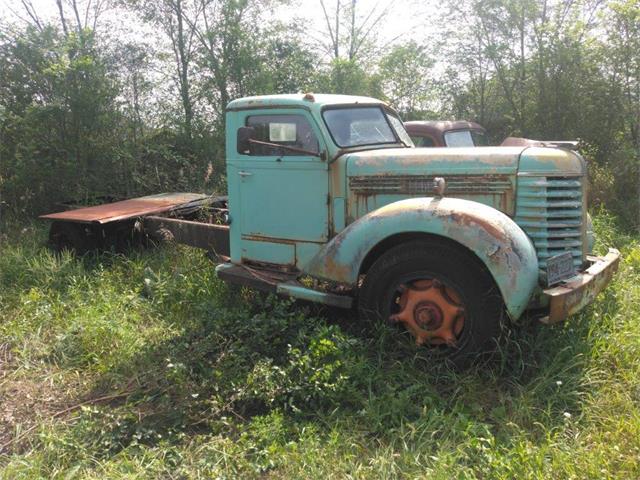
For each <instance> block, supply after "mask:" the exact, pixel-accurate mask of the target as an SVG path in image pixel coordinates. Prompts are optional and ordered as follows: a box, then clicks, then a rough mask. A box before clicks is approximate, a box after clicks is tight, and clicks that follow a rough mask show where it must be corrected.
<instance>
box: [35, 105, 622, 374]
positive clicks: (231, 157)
mask: <svg viewBox="0 0 640 480" xmlns="http://www.w3.org/2000/svg"><path fill="white" fill-rule="evenodd" d="M226 165H227V182H228V196H224V197H222V196H211V195H204V194H190V193H174V194H160V195H152V196H148V197H142V198H137V199H132V200H125V201H122V202H115V203H111V204H106V205H98V206H94V207H87V208H81V209H75V210H69V211H63V212H59V213H55V214H50V215H45V216H44V218H46V219H49V220H52V221H53V223H52V225H51V233H50V238H51V241H52V242H53V243H54V244H56V245H57V246H58V247H60V248H63V247H65V246H66V247H71V248H74V249H76V250H77V251H85V250H87V249H89V248H94V247H96V246H98V247H105V246H109V245H114V244H117V243H118V242H120V241H122V240H123V239H126V238H131V237H135V236H138V237H139V236H142V237H145V238H148V237H150V238H171V239H173V240H174V241H176V242H179V243H183V244H186V245H191V246H194V247H198V248H204V249H206V250H209V251H210V252H212V253H213V254H215V256H216V258H217V259H218V262H219V263H218V264H217V266H216V267H215V269H216V272H217V275H218V276H219V278H221V279H222V280H224V281H226V282H231V283H234V284H240V285H245V286H248V287H252V288H255V289H260V290H265V291H268V292H274V293H276V294H279V295H283V296H288V297H293V298H296V299H302V300H306V301H312V302H320V303H324V304H327V305H332V306H336V307H343V308H354V309H356V310H357V312H358V316H359V317H360V318H361V319H363V320H365V321H369V322H387V323H389V324H395V325H396V326H397V327H399V328H403V329H404V330H406V331H407V332H408V333H409V334H410V335H411V337H412V338H413V340H414V341H415V344H416V345H418V346H419V347H420V348H425V349H427V350H425V351H427V352H428V353H429V354H430V355H431V354H433V355H434V356H436V357H438V358H446V359H450V360H452V361H453V362H464V361H465V359H469V358H475V356H476V355H477V354H479V353H481V352H484V351H487V350H490V349H491V348H492V345H493V344H494V343H495V340H496V338H497V337H498V336H499V333H500V331H501V327H502V325H503V324H504V323H505V322H506V321H508V320H509V319H511V320H515V319H518V318H520V317H521V316H522V315H523V314H524V313H525V312H526V311H528V310H530V311H534V312H536V315H537V317H538V318H540V319H541V320H542V321H543V322H544V323H554V322H558V321H561V320H564V319H565V318H567V317H568V316H570V315H572V314H574V313H576V312H578V311H579V310H580V309H582V308H583V307H585V306H586V305H587V304H589V303H590V302H592V301H593V299H594V298H595V296H596V295H597V294H598V293H599V292H600V291H602V290H603V289H604V288H605V287H606V286H607V284H608V283H609V282H610V280H611V278H612V275H613V274H614V271H615V270H616V268H617V265H618V262H619V252H618V251H617V250H615V249H613V248H611V249H609V251H608V253H607V254H606V255H604V256H595V255H593V254H592V253H591V250H592V247H593V232H592V231H591V228H590V225H589V221H588V217H587V209H586V205H587V198H586V196H587V178H586V166H585V161H584V159H583V158H582V157H581V156H580V155H579V154H578V153H577V152H575V151H571V150H569V149H564V148H550V147H544V146H542V147H541V146H527V145H525V146H511V147H505V146H499V147H475V146H474V147H448V148H416V147H415V146H414V144H413V143H412V140H411V138H410V136H409V135H408V133H407V131H406V130H405V128H404V126H403V123H402V121H401V119H400V117H399V116H398V114H397V113H396V112H395V111H394V110H393V108H391V107H390V106H389V105H387V104H386V103H384V102H382V101H379V100H376V99H373V98H367V97H355V96H342V95H321V94H317V95H314V94H291V95H269V96H256V97H248V98H241V99H237V100H234V101H232V102H230V103H229V105H228V107H227V109H226ZM416 348H418V347H416Z"/></svg>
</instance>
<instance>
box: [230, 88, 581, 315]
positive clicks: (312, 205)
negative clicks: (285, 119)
mask: <svg viewBox="0 0 640 480" xmlns="http://www.w3.org/2000/svg"><path fill="white" fill-rule="evenodd" d="M303 97H304V96H303V95H302V94H297V95H272V96H261V97H248V98H243V99H239V100H234V101H233V102H231V103H230V104H229V106H228V109H227V129H226V144H227V177H228V192H229V209H230V217H231V219H232V222H231V228H230V242H231V261H232V262H234V263H237V264H241V263H242V262H243V260H258V261H263V262H268V263H272V264H282V265H287V266H292V265H295V266H296V267H297V268H298V269H300V270H301V271H302V272H303V273H307V274H309V275H312V276H315V277H318V278H324V279H329V280H334V281H338V282H341V283H347V284H351V285H353V284H354V282H355V276H357V273H358V272H359V269H360V266H361V263H360V262H361V261H362V260H363V259H364V258H365V255H366V253H367V252H368V251H369V250H370V249H371V248H373V246H374V245H375V244H376V243H377V242H379V241H381V240H383V239H384V238H387V237H388V236H389V235H393V234H396V233H405V232H422V233H430V234H434V235H440V236H443V237H447V238H450V239H452V240H454V241H457V242H459V243H460V244H462V245H465V246H466V247H467V248H469V249H470V250H471V251H473V252H474V253H476V255H478V257H479V258H480V259H481V260H482V261H483V262H484V263H485V265H487V268H488V269H489V271H490V272H491V273H492V274H493V276H494V279H495V280H496V283H497V284H498V286H499V288H500V291H501V293H502V294H503V297H504V299H505V303H506V305H507V308H508V311H509V313H510V315H511V316H512V317H514V318H516V317H517V316H519V315H520V313H521V312H522V310H523V309H524V308H525V307H526V305H527V303H528V301H529V300H531V299H532V297H535V296H537V294H536V293H534V291H535V292H538V294H539V293H540V291H541V290H540V287H539V283H538V278H539V274H538V267H539V262H538V257H539V256H540V255H538V254H539V253H540V252H542V253H543V255H542V256H540V258H541V262H544V258H546V257H544V249H547V253H548V251H551V250H550V247H552V246H553V245H552V242H553V241H554V240H553V233H554V232H550V231H549V229H547V228H546V227H548V225H545V224H542V225H541V224H540V219H539V218H537V217H536V215H538V214H542V213H544V214H545V215H546V221H547V222H549V221H551V220H552V219H553V215H560V214H563V215H564V214H570V215H572V214H575V212H576V210H575V209H576V208H577V206H576V205H577V203H581V205H582V209H583V212H584V205H585V203H586V199H585V196H584V191H583V195H582V196H581V197H580V196H576V197H575V198H573V199H569V200H571V201H574V203H572V204H571V205H569V204H567V205H566V206H567V211H561V210H555V211H556V212H558V213H552V209H553V207H554V206H555V205H556V204H554V202H555V201H556V200H558V199H557V198H555V197H554V194H553V193H552V191H551V190H548V191H547V192H546V193H547V194H546V198H542V197H536V196H535V195H534V193H535V188H534V187H535V185H529V184H527V180H523V179H524V178H529V177H531V178H533V179H534V180H533V182H534V183H535V181H537V180H535V179H538V180H544V179H545V177H547V176H558V177H563V176H569V177H582V176H583V175H584V174H585V171H586V170H585V166H584V161H583V160H582V158H581V157H580V156H579V155H577V154H576V153H574V152H571V151H567V150H561V149H555V148H538V147H529V148H527V147H479V148H430V149H415V148H398V147H401V145H399V144H394V145H385V146H379V147H377V148H375V149H372V147H370V146H369V147H366V146H365V147H355V148H350V149H340V148H339V147H338V146H337V145H335V144H334V143H333V141H332V140H331V137H330V135H329V132H328V130H327V128H326V126H325V124H324V121H323V120H322V109H323V108H325V107H327V106H339V105H380V106H384V105H385V104H384V103H383V102H380V101H379V100H375V99H372V98H366V97H353V96H341V95H314V97H313V99H312V100H309V99H304V98H303ZM385 108H386V107H385ZM259 114H265V115H266V114H301V115H304V116H305V118H307V119H308V120H309V122H310V124H311V125H312V128H313V131H314V133H315V134H316V136H317V137H318V140H319V142H320V149H321V150H323V151H324V152H326V155H325V156H324V157H323V159H319V158H317V157H313V156H300V157H291V156H285V157H282V158H279V159H278V158H276V157H273V156H271V157H268V156H265V157H253V156H252V157H250V156H246V155H240V154H238V153H237V152H236V132H237V129H238V128H239V127H241V126H244V125H245V124H246V123H245V122H246V117H247V116H249V115H251V116H253V115H259ZM241 173H249V175H242V174H241ZM435 176H441V177H444V178H445V180H446V181H447V183H448V184H449V185H450V191H445V197H446V198H443V199H440V200H434V199H433V198H429V197H430V195H431V192H430V191H429V188H428V185H427V183H428V181H430V180H431V179H432V178H433V177H435ZM474 176H475V177H474ZM474 178H475V179H477V181H475V180H474ZM416 181H418V182H420V181H423V182H426V183H424V185H423V186H422V187H420V188H422V190H420V189H417V190H416V187H415V184H416V183H415V182H416ZM358 182H360V184H358ZM367 182H373V183H374V184H375V185H377V186H376V187H375V188H377V189H378V190H377V191H376V193H375V194H371V193H368V192H367V190H366V188H368V187H366V185H368V183H367ZM376 182H377V183H376ZM393 182H396V183H393ZM412 182H413V183H412ZM363 185H364V187H363ZM389 185H391V187H389ZM406 185H410V186H411V188H408V189H406V188H405V186H406ZM385 188H390V189H391V190H387V191H385V190H384V189H385ZM412 188H413V190H412ZM521 188H523V190H522V193H523V195H519V190H520V189H521ZM394 189H395V190H394ZM583 189H584V182H583ZM529 194H532V196H530V195H529ZM451 197H458V198H451ZM562 200H563V201H568V200H567V198H564V199H562ZM501 212H503V213H501ZM505 214H506V215H505ZM507 215H509V216H511V217H513V218H515V219H516V221H517V223H518V224H519V225H520V227H518V225H516V223H514V221H513V220H511V219H510V218H509V217H508V216H507ZM582 218H583V219H586V213H584V216H583V217H582ZM536 222H538V223H537V226H536V225H533V224H535V223H536ZM573 227H574V226H571V228H573ZM577 228H578V229H581V232H582V234H583V242H584V245H587V244H588V241H587V234H586V230H585V228H582V227H581V226H578V227H577ZM523 230H524V231H523ZM525 232H526V233H525ZM550 242H551V243H550ZM534 243H535V244H536V246H537V248H538V252H536V250H535V248H534ZM286 290H287V292H288V293H287V294H289V295H292V296H296V295H297V296H300V297H305V298H307V299H311V300H313V301H322V298H323V297H322V296H321V295H316V294H312V293H309V292H308V290H310V289H306V288H305V289H303V290H299V289H297V288H289V287H287V288H286ZM311 291H313V290H311ZM282 293H284V290H283V291H282Z"/></svg>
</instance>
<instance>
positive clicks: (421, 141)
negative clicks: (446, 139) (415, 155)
mask: <svg viewBox="0 0 640 480" xmlns="http://www.w3.org/2000/svg"><path fill="white" fill-rule="evenodd" d="M411 140H413V144H414V145H415V146H416V147H433V146H434V145H435V142H434V141H433V138H431V137H417V136H412V137H411Z"/></svg>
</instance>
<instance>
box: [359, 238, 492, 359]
mask: <svg viewBox="0 0 640 480" xmlns="http://www.w3.org/2000/svg"><path fill="white" fill-rule="evenodd" d="M358 310H359V314H360V316H361V318H363V319H365V320H367V321H378V322H379V321H388V322H390V323H394V324H398V325H402V326H404V328H405V329H406V330H407V331H408V332H409V333H410V334H411V335H412V336H413V338H414V339H415V342H416V344H417V345H418V346H424V347H428V348H429V350H430V353H432V354H434V355H436V356H438V357H442V358H446V359H448V360H450V361H452V362H453V363H454V364H456V365H458V366H466V365H467V364H468V363H469V362H470V361H471V360H472V359H473V358H475V357H477V356H478V355H479V354H481V353H485V352H487V351H489V350H491V349H492V347H495V341H496V340H497V338H498V336H499V334H500V328H501V322H502V317H503V311H504V304H503V302H502V297H501V296H500V294H499V293H498V292H497V288H496V286H495V284H494V282H493V280H492V278H491V276H490V274H489V273H488V272H487V271H486V270H485V269H484V268H483V266H482V264H480V262H479V260H477V259H476V258H475V257H474V256H473V255H471V254H470V253H469V252H466V251H464V250H463V249H462V248H458V247H455V246H452V245H449V244H447V243H444V242H439V241H431V242H424V241H412V242H406V243H403V244H401V245H398V246H396V247H393V248H391V249H390V250H388V251H387V252H385V253H384V254H383V255H382V256H380V257H379V258H378V259H377V260H376V261H375V262H374V263H373V265H372V266H371V268H370V269H369V271H368V272H367V273H366V275H365V278H364V281H363V283H362V286H361V288H360V292H359V296H358Z"/></svg>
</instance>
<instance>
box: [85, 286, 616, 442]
mask: <svg viewBox="0 0 640 480" xmlns="http://www.w3.org/2000/svg"><path fill="white" fill-rule="evenodd" d="M216 288H217V289H218V294H217V295H216V297H217V299H209V300H207V299H206V298H200V299H199V303H192V304H191V305H190V306H189V307H188V308H186V309H185V310H184V311H182V318H183V320H184V321H185V324H184V326H183V327H184V328H183V331H182V333H181V334H180V335H177V336H175V337H173V338H172V339H170V340H169V341H166V342H163V343H159V344H154V345H152V346H150V347H149V348H147V349H145V350H144V351H142V352H140V353H139V354H138V355H137V356H136V358H135V360H134V361H129V362H126V363H122V364H120V365H118V367H117V368H116V369H115V370H114V371H112V372H108V373H106V374H105V375H103V376H102V378H100V379H99V381H98V382H97V383H96V390H95V391H94V392H92V393H91V394H90V397H99V396H101V395H103V394H104V393H105V392H106V391H114V390H116V391H118V390H127V389H129V391H130V394H129V395H128V396H127V400H126V402H124V403H121V404H116V405H111V406H104V407H100V408H97V409H94V410H92V411H91V412H89V413H88V414H87V415H85V417H86V420H87V422H85V423H82V422H80V424H81V425H85V426H84V427H83V428H87V437H88V438H91V439H92V440H91V441H92V443H93V442H94V441H95V439H96V438H98V439H99V440H100V445H103V446H104V445H109V446H110V447H109V448H108V449H106V450H105V449H104V448H102V447H101V451H102V452H103V453H105V454H112V453H113V452H114V451H118V450H120V449H122V448H126V447H127V446H129V445H131V444H132V443H138V442H143V443H146V444H148V445H156V444H157V443H158V442H161V441H162V442H165V441H167V439H169V440H170V441H171V439H173V441H175V442H176V443H180V442H184V439H185V435H186V437H187V438H189V437H190V436H193V435H198V434H203V433H206V434H211V435H223V436H229V437H231V438H235V439H240V438H244V437H243V436H242V432H245V431H246V429H247V428H250V427H251V424H252V422H253V419H255V418H264V417H265V416H267V417H268V416H269V415H271V414H273V413H274V412H278V413H281V414H282V415H283V416H284V421H285V422H286V423H287V424H288V425H289V426H290V427H291V429H292V431H300V429H301V428H302V426H304V425H308V424H314V425H322V430H323V431H326V432H336V431H344V432H347V431H348V432H362V434H363V435H364V437H365V438H369V439H371V441H373V439H376V440H375V442H376V444H377V445H379V444H385V443H387V444H389V445H392V444H394V443H395V442H396V437H397V435H398V434H399V432H400V431H403V430H404V429H406V428H408V427H407V426H410V427H411V428H413V429H417V430H422V431H423V432H424V433H426V434H428V435H429V438H430V439H431V441H433V440H434V439H435V440H437V439H438V438H442V439H446V440H447V441H450V442H454V443H455V442H456V441H460V442H462V441H463V440H464V438H465V437H466V436H468V435H469V434H471V435H474V434H477V435H486V432H489V433H490V434H491V435H493V436H494V437H495V441H496V442H497V444H498V445H500V444H504V445H509V444H511V443H512V442H513V440H514V436H519V435H522V433H523V432H524V433H525V434H526V435H527V436H528V437H529V438H532V439H535V438H543V437H544V436H545V435H546V434H547V433H548V431H552V430H554V429H556V428H557V427H559V426H561V425H562V424H563V423H564V422H565V421H566V419H567V415H572V416H575V415H579V414H580V410H581V397H582V396H583V394H584V393H585V388H587V386H588V379H587V378H585V372H586V368H587V367H588V359H589V357H590V351H591V349H592V347H593V345H592V342H591V338H590V335H589V332H590V329H591V328H592V327H591V322H592V320H593V312H587V313H583V314H581V315H579V316H578V317H577V318H575V319H573V320H572V321H571V322H569V323H567V324H565V325H556V326H552V327H547V326H542V325H539V324H537V323H534V321H526V322H524V325H523V326H520V327H513V328H512V329H511V330H510V332H509V335H508V336H507V337H506V339H505V341H504V342H503V344H502V345H501V351H500V352H499V354H498V355H496V357H495V358H493V359H492V360H490V361H487V362H484V363H482V364H478V365H476V366H474V367H472V368H471V369H469V370H467V371H463V372H456V371H454V370H451V369H449V368H448V367H447V366H445V365H442V364H434V363H433V360H432V359H430V358H427V357H424V356H423V355H422V354H421V352H420V351H419V350H416V349H415V347H414V346H413V344H412V342H411V341H410V340H409V339H408V338H407V336H406V335H405V334H403V333H402V332H398V331H393V330H392V329H389V328H388V327H386V326H381V327H374V328H371V327H366V326H362V325H360V324H358V323H357V321H356V320H355V315H354V314H353V313H352V312H339V311H335V310H332V309H325V308H322V307H317V306H310V305H307V304H302V303H292V302H283V301H280V300H276V299H273V298H269V299H267V300H266V301H264V300H262V299H261V298H260V297H256V296H254V295H253V294H251V293H249V292H247V291H244V290H239V289H234V288H230V287H227V286H224V285H218V286H217V287H216ZM223 297H224V298H227V301H226V302H221V301H220V299H221V298H223ZM611 299H613V297H611ZM611 299H609V300H611ZM192 300H196V301H197V299H194V298H192ZM609 308H617V306H615V305H612V304H611V303H610V305H609ZM158 318H166V316H164V315H163V312H160V311H159V312H158ZM162 321H167V320H162ZM174 321H175V319H174ZM100 432H102V433H100ZM474 432H476V433H474ZM105 436H106V438H105ZM420 438H422V437H420ZM294 440H295V439H294ZM430 445H431V448H434V446H435V445H437V442H433V443H432V444H430Z"/></svg>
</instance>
